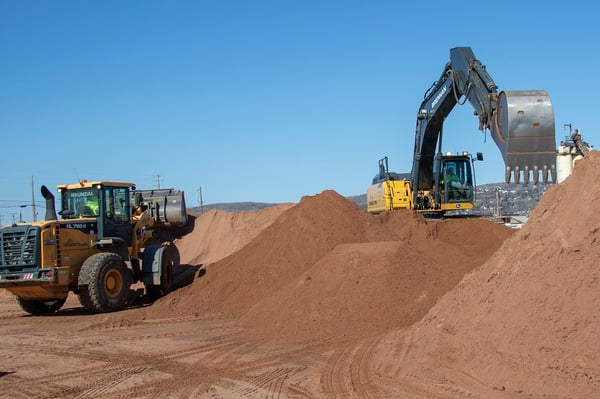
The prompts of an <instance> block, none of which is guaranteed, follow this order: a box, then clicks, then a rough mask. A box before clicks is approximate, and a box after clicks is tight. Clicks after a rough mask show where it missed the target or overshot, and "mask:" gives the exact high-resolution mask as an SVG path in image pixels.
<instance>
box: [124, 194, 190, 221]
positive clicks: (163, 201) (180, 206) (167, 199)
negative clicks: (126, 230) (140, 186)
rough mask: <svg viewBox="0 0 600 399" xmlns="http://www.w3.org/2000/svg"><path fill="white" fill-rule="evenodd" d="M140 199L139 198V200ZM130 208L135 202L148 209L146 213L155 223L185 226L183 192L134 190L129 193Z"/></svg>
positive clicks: (185, 214) (185, 213)
mask: <svg viewBox="0 0 600 399" xmlns="http://www.w3.org/2000/svg"><path fill="white" fill-rule="evenodd" d="M140 197H141V198H140ZM130 201H131V206H132V207H135V206H136V202H137V203H139V202H140V201H141V204H137V205H142V206H144V207H147V208H148V212H149V213H150V215H151V216H152V217H153V218H154V220H155V221H156V223H162V224H169V225H174V226H185V225H186V224H187V222H188V220H187V210H186V207H185V195H184V192H183V191H179V190H174V189H157V190H136V191H133V192H132V193H131V198H130Z"/></svg>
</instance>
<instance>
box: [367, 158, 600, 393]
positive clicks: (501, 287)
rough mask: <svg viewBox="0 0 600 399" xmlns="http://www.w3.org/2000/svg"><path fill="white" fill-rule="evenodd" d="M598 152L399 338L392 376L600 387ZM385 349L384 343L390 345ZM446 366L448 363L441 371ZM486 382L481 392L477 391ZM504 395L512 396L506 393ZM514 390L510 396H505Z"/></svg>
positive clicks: (493, 389)
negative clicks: (479, 266)
mask: <svg viewBox="0 0 600 399" xmlns="http://www.w3.org/2000/svg"><path fill="white" fill-rule="evenodd" d="M598 179H600V153H598V152H597V151H593V152H591V153H590V154H589V155H588V156H587V157H586V158H584V159H583V160H581V161H579V162H578V164H577V167H576V168H575V170H574V172H573V174H572V175H571V176H570V177H569V178H568V179H566V180H565V181H564V182H562V183H561V184H560V185H556V186H553V187H551V188H549V189H548V190H547V192H546V193H545V194H544V196H543V198H542V199H541V201H540V203H539V204H538V206H537V207H536V209H535V211H534V212H533V213H532V214H531V217H530V219H529V221H528V222H527V223H526V224H525V225H524V227H523V228H522V229H521V230H520V231H519V232H518V233H516V234H515V235H513V236H512V237H511V238H509V239H508V240H506V241H505V242H504V244H503V245H502V247H501V248H500V250H499V251H497V252H496V253H495V254H494V256H493V257H491V258H490V259H489V261H488V262H486V263H485V264H484V265H483V266H482V267H481V268H478V269H477V270H475V271H474V272H473V273H471V274H469V275H467V276H465V278H464V279H463V281H462V282H461V283H460V284H459V285H458V287H457V288H456V289H455V290H453V291H452V292H451V293H450V294H448V295H447V296H446V297H444V298H443V299H442V300H440V301H439V302H438V303H437V304H436V306H434V307H433V308H432V310H431V311H430V312H429V314H428V315H427V316H426V317H425V318H424V319H423V321H422V322H420V323H419V324H418V325H416V327H415V328H414V329H413V330H412V331H411V332H410V334H409V336H412V337H418V339H413V340H409V342H407V339H406V335H405V334H399V335H402V336H404V337H405V338H399V337H396V338H397V343H396V346H397V348H396V350H397V351H398V352H399V353H401V352H402V353H406V352H407V351H406V349H400V348H401V347H404V348H406V347H407V346H409V347H410V351H409V353H408V354H406V356H405V357H404V358H401V357H398V358H397V361H398V360H399V361H401V364H398V363H396V364H388V365H387V366H385V365H380V366H378V367H379V368H380V370H398V369H401V371H398V372H396V373H391V375H389V376H390V377H393V378H397V377H399V376H407V375H419V374H421V375H426V374H429V376H430V377H431V373H430V372H429V373H428V372H427V370H433V369H435V370H437V372H436V374H437V375H436V376H434V377H431V378H432V379H435V380H436V381H438V380H441V379H444V380H445V381H454V382H455V383H461V381H462V384H463V385H464V386H466V387H469V388H470V389H472V391H476V390H477V389H478V390H479V392H480V393H482V394H483V396H485V397H508V396H510V395H515V394H522V395H524V396H533V397H553V398H554V397H560V398H562V397H596V396H597V395H598V390H599V389H600V363H599V362H598V358H599V357H600V340H598V336H597V335H598V331H600V318H599V317H598V311H597V309H598V308H599V307H600V269H598V262H599V260H600V246H599V245H598V243H599V242H600V213H599V212H598V209H599V208H600V186H598V185H597V184H596V182H597V181H598ZM389 350H390V349H389V348H388V349H386V351H387V352H389ZM444 370H445V371H444ZM482 387H487V388H488V390H487V391H485V390H484V391H481V390H482V389H483V388H482ZM507 395H508V396H507ZM510 397H512V396H510Z"/></svg>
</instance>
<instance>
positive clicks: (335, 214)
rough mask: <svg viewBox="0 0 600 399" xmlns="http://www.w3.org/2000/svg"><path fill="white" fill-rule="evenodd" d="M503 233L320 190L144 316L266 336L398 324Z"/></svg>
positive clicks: (480, 258)
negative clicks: (230, 321) (193, 319)
mask: <svg viewBox="0 0 600 399" xmlns="http://www.w3.org/2000/svg"><path fill="white" fill-rule="evenodd" d="M512 233H513V230H511V229H508V228H506V227H504V226H500V225H496V224H494V223H491V222H488V221H485V220H479V219H461V220H446V221H440V222H426V221H425V220H424V219H423V217H422V216H420V215H418V214H415V213H413V212H409V211H404V212H401V211H399V212H388V213H385V214H382V215H380V216H377V217H375V216H373V215H370V214H368V213H366V212H365V211H364V210H362V209H361V208H359V207H358V206H357V205H356V204H355V203H353V202H352V201H349V200H347V199H345V198H344V197H342V196H340V195H339V194H337V193H335V192H334V191H329V190H328V191H324V192H323V193H321V194H319V195H316V196H310V197H309V196H307V197H304V198H303V199H302V200H301V201H300V203H299V204H298V205H296V206H293V207H291V208H289V209H287V210H285V211H284V212H283V213H281V215H280V216H279V217H277V219H276V220H275V221H274V222H272V223H271V224H270V225H269V226H268V227H266V228H265V229H264V230H263V231H261V232H260V233H259V234H258V235H257V236H256V237H255V238H254V239H253V240H252V241H250V242H249V243H248V244H247V245H245V246H244V247H243V248H241V249H240V250H239V251H237V252H235V253H233V254H231V255H229V256H227V257H225V258H224V259H222V260H220V261H218V262H215V263H213V264H211V265H209V266H208V267H207V268H206V274H205V275H204V276H203V277H202V278H199V279H196V280H195V281H194V283H193V284H191V285H190V286H187V287H185V288H183V289H180V290H178V291H176V292H174V293H172V294H171V295H169V296H168V297H166V298H164V299H163V300H161V301H159V302H157V303H155V304H154V305H153V306H152V307H151V308H150V309H149V310H148V311H149V312H151V313H150V314H149V315H148V317H161V315H170V316H171V317H172V316H173V315H190V314H192V315H196V316H199V315H201V316H206V317H225V318H240V321H241V323H242V324H243V325H244V326H246V327H248V328H250V331H251V332H252V333H253V334H254V335H255V336H256V337H265V338H268V339H273V338H289V339H294V340H298V339H312V338H318V337H323V336H339V335H351V336H356V335H363V334H370V333H373V332H379V331H383V330H388V329H390V328H394V327H403V326H407V325H410V324H411V323H414V322H415V321H417V320H419V319H420V318H421V317H422V316H423V315H424V314H425V313H426V312H427V310H428V309H429V308H430V307H431V306H432V305H433V304H434V303H435V302H436V300H437V299H438V298H439V297H440V296H441V295H443V294H444V293H446V292H447V291H449V290H450V289H451V288H452V287H453V286H454V285H455V284H456V283H457V282H458V281H460V279H461V278H462V276H463V275H464V274H465V273H467V272H468V271H470V270H472V269H473V268H474V267H476V266H478V265H480V264H481V263H483V262H484V261H485V260H486V259H487V257H489V256H490V255H491V254H492V253H493V252H494V251H495V250H496V249H497V248H499V246H500V245H501V244H502V242H503V241H504V240H505V239H506V238H507V237H508V236H509V235H511V234H512ZM186 238H187V237H186ZM188 245H190V247H192V246H193V244H188ZM182 249H183V250H184V251H183V252H184V253H185V248H183V247H182ZM184 253H182V257H183V256H187V255H185V254H184Z"/></svg>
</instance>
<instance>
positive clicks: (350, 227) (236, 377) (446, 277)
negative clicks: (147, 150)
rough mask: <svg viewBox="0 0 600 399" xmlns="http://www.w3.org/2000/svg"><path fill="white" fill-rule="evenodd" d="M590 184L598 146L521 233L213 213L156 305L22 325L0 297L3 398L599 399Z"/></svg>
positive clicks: (72, 305) (403, 221)
mask: <svg viewBox="0 0 600 399" xmlns="http://www.w3.org/2000/svg"><path fill="white" fill-rule="evenodd" d="M599 171H600V156H599V155H598V153H597V152H595V151H594V152H592V153H591V154H590V155H588V156H587V157H586V158H585V159H583V160H582V161H580V162H579V163H578V164H577V168H576V169H575V171H574V174H573V175H572V176H571V177H569V178H568V179H567V180H566V181H564V182H563V183H561V184H560V185H557V186H553V187H551V188H549V189H548V190H547V192H546V193H545V194H544V197H543V198H542V200H541V202H540V203H539V204H538V206H537V208H536V209H535V211H534V212H533V213H532V215H531V218H530V220H529V221H528V222H527V223H526V224H525V225H524V227H523V228H522V229H520V230H518V231H517V230H512V229H509V228H506V227H504V226H501V225H497V224H494V223H492V222H489V221H486V220H482V219H445V220H442V221H426V220H425V219H423V218H422V216H420V215H417V214H415V213H412V212H408V211H405V212H401V211H398V212H389V213H385V214H382V215H379V216H373V215H370V214H367V213H366V212H364V211H363V210H361V209H360V208H358V207H357V206H356V205H355V204H354V203H353V202H351V201H349V200H346V199H345V198H343V197H341V196H340V195H338V194H337V193H335V192H334V191H324V192H323V193H321V194H319V195H316V196H310V197H309V196H307V197H304V198H302V200H301V201H300V202H299V203H298V204H285V205H280V206H276V207H272V208H267V209H263V210H260V211H253V212H241V213H230V212H223V211H210V212H207V213H205V214H203V215H201V216H200V217H198V218H196V220H195V227H194V230H193V231H192V232H191V233H190V234H188V235H187V236H185V237H183V238H181V239H178V240H177V241H176V244H177V246H178V248H179V250H180V252H181V259H182V262H183V263H184V264H183V265H182V266H180V267H179V268H178V269H177V270H176V272H177V275H176V282H177V284H178V286H179V287H180V288H179V289H177V290H175V291H174V292H172V293H171V294H169V295H168V296H166V297H164V298H162V299H160V300H159V301H157V302H155V303H153V304H151V303H148V302H146V301H145V299H144V298H141V297H139V292H137V291H132V299H131V301H130V302H131V306H130V307H128V309H126V310H124V311H121V312H116V313H111V314H100V315H90V314H86V313H85V312H84V311H83V310H82V308H81V307H80V305H79V303H78V302H77V299H76V298H75V297H71V298H69V301H68V302H67V304H66V305H65V306H64V307H63V309H62V310H61V311H59V312H57V313H56V314H54V315H49V316H36V317H32V316H28V315H26V314H25V313H24V312H22V311H21V310H20V309H19V308H18V306H17V305H16V303H15V302H14V299H13V298H12V297H11V295H10V294H9V293H7V292H6V291H2V292H0V320H2V324H1V325H2V327H0V328H1V330H0V331H1V332H2V337H3V344H2V346H0V359H2V360H0V397H10V398H29V397H38V398H63V397H67V398H75V397H77V398H88V397H90V398H91V397H94V398H97V397H110V398H130V397H136V398H150V397H180V398H196V397H198V398H200V397H202V398H238V397H243V398H259V397H260V398H322V397H323V398H335V397H339V398H391V397H398V398H524V397H528V398H590V397H595V395H597V394H596V392H597V391H598V389H599V388H600V362H598V360H597V359H598V356H599V354H600V343H598V340H597V339H596V333H597V331H599V327H600V325H599V323H600V321H599V320H598V318H597V317H596V313H597V311H596V309H597V308H598V304H599V302H600V296H599V295H598V292H599V291H598V289H599V285H600V272H599V271H598V270H597V267H596V263H597V260H598V258H599V256H598V255H600V250H599V249H598V246H597V242H596V240H597V239H598V238H599V236H600V227H599V226H600V217H599V216H597V215H596V214H597V212H596V211H595V210H596V207H595V205H596V204H597V203H598V202H600V189H598V187H597V186H596V185H595V181H596V179H597V178H598V175H599V174H600V172H599ZM134 288H137V287H134Z"/></svg>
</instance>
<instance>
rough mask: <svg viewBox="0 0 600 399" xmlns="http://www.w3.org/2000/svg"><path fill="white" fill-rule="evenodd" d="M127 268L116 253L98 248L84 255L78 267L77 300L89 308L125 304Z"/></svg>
mask: <svg viewBox="0 0 600 399" xmlns="http://www.w3.org/2000/svg"><path fill="white" fill-rule="evenodd" d="M130 286H131V271H130V270H129V269H127V266H125V262H124V261H123V258H121V257H120V256H119V255H117V254H114V253H110V252H102V253H98V254H94V255H92V256H90V257H89V258H88V259H86V261H85V262H83V265H82V266H81V270H80V271H79V279H78V292H79V302H81V304H82V305H83V306H84V307H85V308H86V309H87V310H89V311H90V312H94V313H104V312H112V311H115V310H120V309H123V307H125V304H126V303H127V297H128V296H129V287H130Z"/></svg>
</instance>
